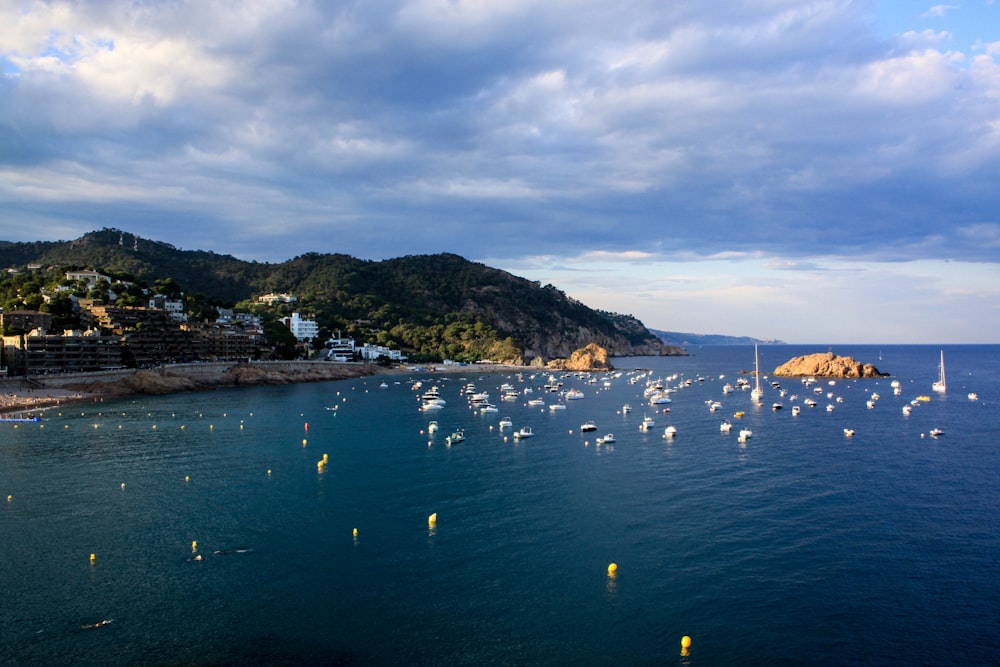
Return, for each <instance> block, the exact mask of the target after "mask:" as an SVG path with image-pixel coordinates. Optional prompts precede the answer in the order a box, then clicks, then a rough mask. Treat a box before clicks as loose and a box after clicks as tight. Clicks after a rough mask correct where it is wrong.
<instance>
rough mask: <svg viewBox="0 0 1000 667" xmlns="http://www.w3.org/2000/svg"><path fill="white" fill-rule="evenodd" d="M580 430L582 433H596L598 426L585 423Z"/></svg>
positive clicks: (592, 423)
mask: <svg viewBox="0 0 1000 667" xmlns="http://www.w3.org/2000/svg"><path fill="white" fill-rule="evenodd" d="M580 430H581V431H596V430H597V424H595V423H594V422H583V423H582V424H580Z"/></svg>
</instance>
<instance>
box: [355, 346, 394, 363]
mask: <svg viewBox="0 0 1000 667" xmlns="http://www.w3.org/2000/svg"><path fill="white" fill-rule="evenodd" d="M358 353H359V354H360V355H361V358H362V359H364V360H366V361H376V360H378V359H381V358H385V359H389V360H390V361H406V357H405V356H404V355H403V353H402V351H400V350H393V349H390V348H388V347H385V346H384V345H372V344H371V343H365V344H364V345H362V346H361V347H359V348H358Z"/></svg>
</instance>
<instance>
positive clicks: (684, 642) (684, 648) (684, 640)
mask: <svg viewBox="0 0 1000 667" xmlns="http://www.w3.org/2000/svg"><path fill="white" fill-rule="evenodd" d="M690 649H691V638H690V637H688V636H687V635H684V636H683V637H681V655H687V654H688V651H689V650H690Z"/></svg>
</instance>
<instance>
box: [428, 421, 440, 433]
mask: <svg viewBox="0 0 1000 667" xmlns="http://www.w3.org/2000/svg"><path fill="white" fill-rule="evenodd" d="M437 430H438V423H437V422H436V421H432V422H430V423H429V424H427V432H428V433H437Z"/></svg>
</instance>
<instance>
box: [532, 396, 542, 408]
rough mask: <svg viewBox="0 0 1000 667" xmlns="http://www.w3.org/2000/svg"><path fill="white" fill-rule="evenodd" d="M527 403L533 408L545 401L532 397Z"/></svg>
mask: <svg viewBox="0 0 1000 667" xmlns="http://www.w3.org/2000/svg"><path fill="white" fill-rule="evenodd" d="M528 405H530V406H531V407H533V408H537V407H538V406H540V405H545V401H543V400H542V399H540V398H533V399H531V400H530V401H528Z"/></svg>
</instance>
